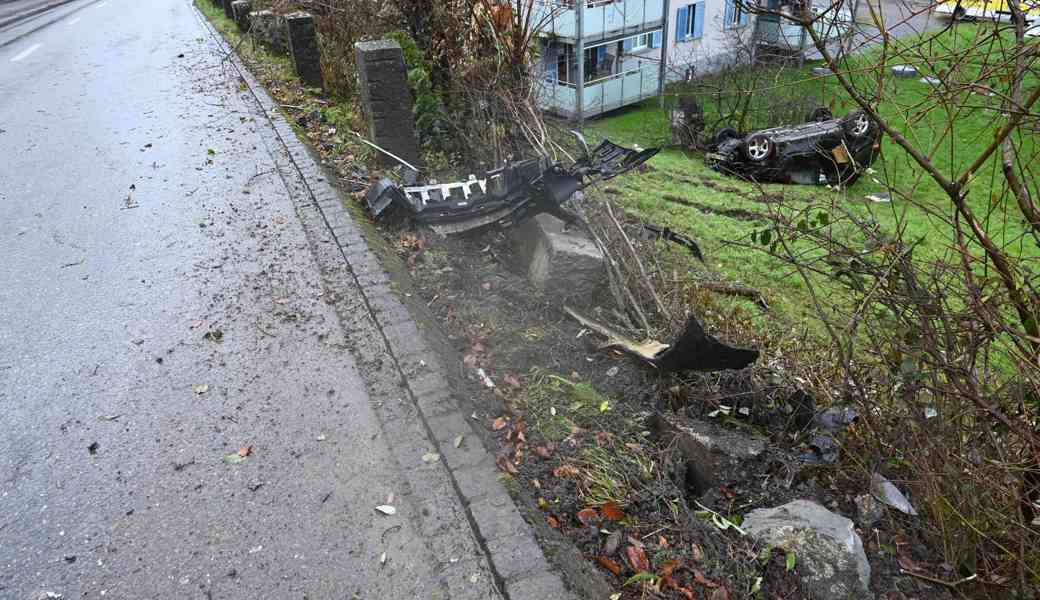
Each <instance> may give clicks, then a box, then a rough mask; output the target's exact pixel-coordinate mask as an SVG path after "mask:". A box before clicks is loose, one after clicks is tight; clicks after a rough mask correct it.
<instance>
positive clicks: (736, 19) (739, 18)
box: [722, 0, 748, 29]
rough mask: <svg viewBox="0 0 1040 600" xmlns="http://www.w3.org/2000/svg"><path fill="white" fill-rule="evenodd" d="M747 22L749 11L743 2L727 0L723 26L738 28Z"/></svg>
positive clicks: (725, 27)
mask: <svg viewBox="0 0 1040 600" xmlns="http://www.w3.org/2000/svg"><path fill="white" fill-rule="evenodd" d="M743 1H747V0H743ZM747 24H748V13H747V10H746V9H745V8H744V6H743V4H737V2H736V0H726V15H725V17H724V18H723V22H722V26H723V28H724V29H736V28H738V27H743V26H744V25H747Z"/></svg>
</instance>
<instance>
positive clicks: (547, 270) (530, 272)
mask: <svg viewBox="0 0 1040 600" xmlns="http://www.w3.org/2000/svg"><path fill="white" fill-rule="evenodd" d="M509 235H510V242H511V243H512V246H513V250H514V253H515V254H516V257H517V260H518V263H519V265H520V267H521V268H522V269H524V270H525V271H526V273H527V279H528V281H530V282H531V285H532V286H533V287H534V288H535V289H536V290H538V291H539V292H540V293H542V294H545V295H547V296H551V297H553V298H555V299H557V300H559V301H560V302H568V301H570V302H572V303H576V304H588V303H590V302H595V301H597V300H599V299H600V294H602V293H603V292H604V291H606V289H607V260H606V257H605V256H604V255H603V253H602V252H600V250H599V247H598V246H596V243H595V242H593V241H592V240H590V239H589V238H588V237H586V236H584V235H583V234H582V233H580V232H578V231H573V230H567V228H566V226H565V224H564V222H563V221H561V220H559V219H557V218H556V217H554V216H552V215H548V214H544V213H543V214H540V215H537V216H535V217H534V218H532V219H528V220H527V221H525V222H523V223H522V224H521V225H519V226H518V227H516V228H515V229H513V230H512V231H511V232H510V234H509Z"/></svg>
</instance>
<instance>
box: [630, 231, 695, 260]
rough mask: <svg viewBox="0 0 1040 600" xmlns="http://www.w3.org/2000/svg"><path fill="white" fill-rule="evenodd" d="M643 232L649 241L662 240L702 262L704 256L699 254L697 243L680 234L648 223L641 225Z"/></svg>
mask: <svg viewBox="0 0 1040 600" xmlns="http://www.w3.org/2000/svg"><path fill="white" fill-rule="evenodd" d="M643 231H644V232H646V233H647V235H648V237H650V238H651V239H658V240H664V241H666V242H672V243H673V244H678V245H680V246H683V247H685V248H686V249H687V250H689V251H690V254H692V255H693V256H694V257H695V258H696V259H697V260H699V261H701V262H704V255H703V254H702V253H701V247H700V246H698V245H697V242H695V241H693V239H692V238H689V237H687V236H685V235H683V234H681V233H676V232H674V231H672V230H671V229H669V228H667V227H661V226H659V225H652V224H650V223H644V224H643Z"/></svg>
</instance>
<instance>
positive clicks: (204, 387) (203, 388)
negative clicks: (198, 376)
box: [191, 383, 209, 396]
mask: <svg viewBox="0 0 1040 600" xmlns="http://www.w3.org/2000/svg"><path fill="white" fill-rule="evenodd" d="M191 389H192V390H193V391H194V392H195V394H196V395H198V396H201V395H203V394H205V393H206V392H208V391H209V384H208V383H199V384H196V385H194V386H192V388H191Z"/></svg>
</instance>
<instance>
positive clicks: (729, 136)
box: [712, 127, 740, 144]
mask: <svg viewBox="0 0 1040 600" xmlns="http://www.w3.org/2000/svg"><path fill="white" fill-rule="evenodd" d="M738 137H740V134H739V133H737V130H736V129H733V128H732V127H726V128H724V129H720V130H718V131H716V132H715V137H713V138H712V141H714V142H715V144H721V143H722V142H725V141H726V140H735V139H737V138H738Z"/></svg>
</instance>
